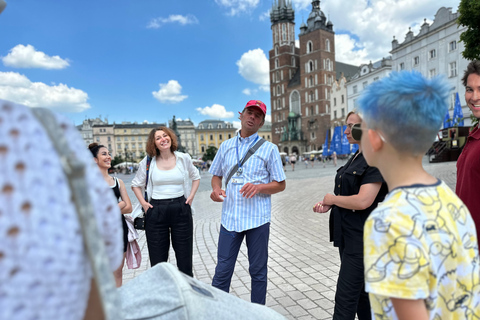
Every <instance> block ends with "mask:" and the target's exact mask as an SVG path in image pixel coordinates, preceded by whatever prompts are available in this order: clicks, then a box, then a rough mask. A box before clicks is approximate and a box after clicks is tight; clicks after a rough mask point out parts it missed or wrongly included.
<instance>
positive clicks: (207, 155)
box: [202, 147, 218, 161]
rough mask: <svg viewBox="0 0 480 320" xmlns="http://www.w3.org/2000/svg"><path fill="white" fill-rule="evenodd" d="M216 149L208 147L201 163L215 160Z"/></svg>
mask: <svg viewBox="0 0 480 320" xmlns="http://www.w3.org/2000/svg"><path fill="white" fill-rule="evenodd" d="M217 151H218V149H217V148H215V147H208V148H207V150H206V151H205V154H204V155H203V157H202V160H203V161H207V160H213V158H215V155H216V154H217Z"/></svg>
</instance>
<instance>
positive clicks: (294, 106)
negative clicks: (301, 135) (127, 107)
mask: <svg viewBox="0 0 480 320" xmlns="http://www.w3.org/2000/svg"><path fill="white" fill-rule="evenodd" d="M290 112H294V113H296V114H300V94H299V93H298V91H297V90H295V91H293V92H292V94H291V95H290Z"/></svg>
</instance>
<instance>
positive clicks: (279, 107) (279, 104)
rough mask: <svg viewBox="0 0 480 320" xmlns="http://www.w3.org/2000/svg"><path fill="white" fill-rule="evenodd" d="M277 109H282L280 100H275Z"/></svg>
mask: <svg viewBox="0 0 480 320" xmlns="http://www.w3.org/2000/svg"><path fill="white" fill-rule="evenodd" d="M277 109H282V101H281V100H280V99H278V100H277Z"/></svg>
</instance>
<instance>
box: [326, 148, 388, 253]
mask: <svg viewBox="0 0 480 320" xmlns="http://www.w3.org/2000/svg"><path fill="white" fill-rule="evenodd" d="M357 154H358V151H357V153H355V155H357ZM355 155H354V156H352V157H351V158H350V159H349V160H348V162H347V163H346V164H345V165H344V166H342V167H340V168H339V169H338V170H337V175H336V176H335V188H334V193H335V195H341V196H351V195H355V194H358V192H359V191H360V187H361V186H362V185H364V184H368V183H375V182H382V187H381V188H380V191H379V192H378V194H377V197H376V198H375V201H374V202H373V203H372V205H371V206H370V207H368V208H367V209H365V210H349V209H344V208H341V207H337V206H333V207H332V210H331V212H330V241H333V245H334V246H336V247H339V246H340V245H341V243H342V241H343V244H344V246H345V248H344V250H345V252H347V253H362V252H363V226H364V224H365V221H366V220H367V218H368V216H369V215H370V212H372V211H373V209H375V208H376V207H377V205H378V203H379V202H381V201H383V199H384V198H385V195H386V194H387V192H388V188H387V184H386V183H385V181H384V180H383V177H382V175H381V173H380V171H378V169H377V168H375V167H370V166H369V165H368V164H367V162H366V161H365V158H364V157H363V154H362V153H360V154H358V156H357V157H356V158H355ZM353 159H355V160H354V161H353Z"/></svg>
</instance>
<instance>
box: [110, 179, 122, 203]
mask: <svg viewBox="0 0 480 320" xmlns="http://www.w3.org/2000/svg"><path fill="white" fill-rule="evenodd" d="M113 179H114V180H115V185H114V186H113V187H111V188H112V190H113V193H114V194H115V198H117V201H120V199H121V196H120V187H119V185H118V179H117V178H113Z"/></svg>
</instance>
